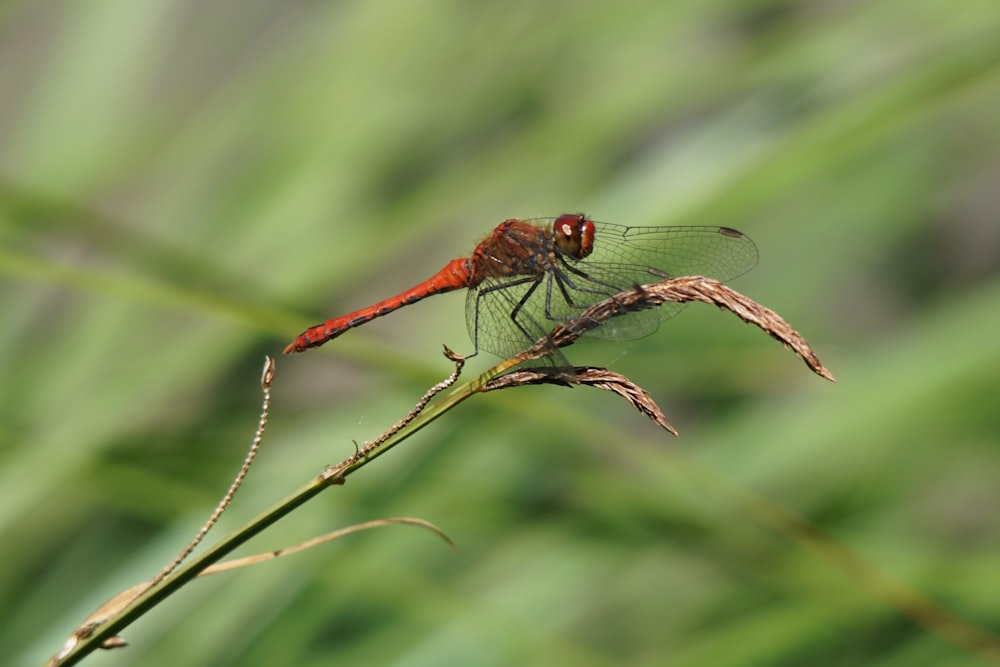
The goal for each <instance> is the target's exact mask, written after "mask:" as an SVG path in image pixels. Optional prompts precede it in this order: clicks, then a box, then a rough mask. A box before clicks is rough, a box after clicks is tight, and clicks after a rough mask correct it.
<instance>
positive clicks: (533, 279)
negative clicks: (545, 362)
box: [472, 276, 542, 352]
mask: <svg viewBox="0 0 1000 667" xmlns="http://www.w3.org/2000/svg"><path fill="white" fill-rule="evenodd" d="M541 282H542V277H541V276H526V277H524V278H519V279H517V280H511V281H510V282H506V283H502V284H499V285H490V286H489V287H484V288H483V289H481V290H480V291H479V293H478V294H476V315H475V323H474V325H473V327H472V330H473V332H474V333H473V338H474V339H475V340H473V341H472V343H473V345H474V346H475V348H476V352H479V302H480V300H481V299H482V298H483V297H484V296H486V295H487V294H489V293H490V292H495V291H496V290H501V289H508V288H510V287H516V286H518V285H523V284H525V283H533V284H532V285H531V287H529V288H528V290H527V291H526V292H525V293H524V296H522V297H521V298H520V300H519V301H518V302H517V304H516V305H515V306H514V309H513V310H512V311H510V319H511V320H513V322H514V324H515V325H517V328H518V329H520V330H521V333H523V334H524V335H525V341H526V342H529V341H530V342H532V343H533V342H535V338H536V337H537V336H538V334H539V332H535V333H531V332H530V331H528V330H527V329H525V328H524V327H523V326H521V323H520V322H518V321H517V315H518V313H519V312H521V308H522V307H524V304H525V303H527V301H528V299H529V298H530V297H531V295H532V294H533V293H534V291H535V290H536V289H538V285H539V283H541Z"/></svg>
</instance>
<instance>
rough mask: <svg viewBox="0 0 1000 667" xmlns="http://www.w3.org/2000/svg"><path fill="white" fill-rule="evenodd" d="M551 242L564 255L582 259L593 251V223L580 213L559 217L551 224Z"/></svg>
mask: <svg viewBox="0 0 1000 667" xmlns="http://www.w3.org/2000/svg"><path fill="white" fill-rule="evenodd" d="M552 234H553V240H554V241H555V244H556V247H557V248H559V250H560V252H562V253H563V254H564V255H569V256H570V257H572V258H573V259H583V258H584V257H586V256H587V255H589V254H590V253H591V252H593V250H594V221H593V220H591V219H590V218H588V217H587V216H585V215H584V214H582V213H567V214H565V215H560V216H559V217H558V218H556V221H555V222H554V223H552Z"/></svg>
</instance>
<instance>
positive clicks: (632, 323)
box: [285, 213, 757, 358]
mask: <svg viewBox="0 0 1000 667" xmlns="http://www.w3.org/2000/svg"><path fill="white" fill-rule="evenodd" d="M756 264H757V247H756V245H754V243H753V241H751V240H750V238H749V237H748V236H746V235H745V234H743V233H742V232H739V231H737V230H735V229H731V228H729V227H698V226H672V227H630V226H623V225H615V224H611V223H604V222H595V221H593V220H591V219H590V218H589V217H587V216H586V215H584V214H582V213H567V214H564V215H560V216H559V217H557V218H534V219H519V218H511V219H508V220H505V221H503V222H502V223H500V224H499V225H498V226H497V227H496V229H494V230H493V231H492V232H491V233H490V234H489V235H487V236H486V238H484V239H483V240H482V241H481V242H480V243H479V244H478V245H477V246H476V247H475V249H474V250H473V251H472V253H471V254H470V255H468V256H466V257H460V258H458V259H453V260H452V261H450V262H448V264H446V265H445V266H444V267H443V268H442V269H441V270H440V271H438V272H437V273H435V274H434V275H432V276H431V277H430V278H428V279H427V280H424V281H423V282H421V283H419V284H418V285H415V286H413V287H411V288H410V289H408V290H405V291H404V292H401V293H399V294H397V295H395V296H393V297H390V298H388V299H385V300H384V301H379V302H378V303H376V304H374V305H371V306H368V307H366V308H362V309H360V310H356V311H354V312H352V313H348V314H347V315H341V316H339V317H334V318H332V319H329V320H327V321H325V322H323V323H321V324H317V325H315V326H312V327H309V328H308V329H306V330H305V331H303V332H302V333H301V334H299V336H298V337H297V338H296V339H295V340H294V341H292V342H291V343H290V344H289V345H288V347H286V348H285V354H291V353H294V352H301V351H303V350H306V349H309V348H312V347H318V346H320V345H322V344H324V343H326V342H327V341H330V340H333V339H334V338H337V337H338V336H340V335H341V334H343V333H345V332H346V331H348V330H350V329H353V328H355V327H359V326H361V325H363V324H365V323H367V322H370V321H372V320H374V319H375V318H377V317H382V316H383V315H388V314H389V313H391V312H393V311H395V310H398V309H399V308H402V307H403V306H409V305H411V304H414V303H416V302H418V301H421V300H422V299H426V298H427V297H430V296H433V295H435V294H441V293H444V292H451V291H454V290H459V289H466V290H468V293H467V296H466V307H465V313H466V324H467V326H468V329H469V335H470V337H471V338H472V342H473V345H474V346H475V351H474V353H473V354H477V353H478V352H479V351H480V350H485V351H487V352H491V353H493V354H496V355H498V356H500V357H504V358H508V357H512V356H514V355H515V354H518V353H519V352H521V351H523V350H524V349H525V348H527V347H528V346H530V345H531V344H532V343H534V342H535V341H537V340H539V339H541V338H543V337H544V336H546V335H547V334H548V333H549V332H550V331H551V330H552V329H553V327H555V326H558V325H560V324H564V323H566V322H568V321H571V320H573V319H574V318H577V317H579V316H580V313H582V311H584V310H585V309H586V308H588V307H589V306H592V305H593V304H595V303H597V302H599V301H602V300H604V299H608V298H610V297H613V296H614V295H616V294H619V293H621V292H625V291H628V290H630V289H632V288H633V287H634V286H635V285H642V284H645V283H650V282H656V281H660V280H664V279H667V278H676V277H679V276H694V275H699V276H705V277H708V278H714V279H716V280H719V281H727V280H731V279H733V278H736V277H738V276H740V275H742V274H744V273H746V272H747V271H749V270H750V269H752V268H753V267H754V266H755V265H756ZM686 305H687V304H682V303H666V304H663V305H661V306H660V307H658V308H654V309H649V310H640V311H636V312H631V313H628V314H625V315H623V316H621V317H614V318H611V319H609V320H607V321H606V322H604V323H602V324H601V325H600V326H597V327H595V328H593V329H591V330H590V331H588V333H587V334H586V335H587V336H589V337H592V338H598V339H604V340H615V341H624V340H632V339H636V338H641V337H643V336H646V335H649V334H651V333H653V332H654V331H656V329H657V328H658V327H659V325H660V323H661V322H662V321H664V320H666V319H669V318H671V317H673V316H674V315H676V314H677V313H679V312H680V311H681V310H683V309H684V307H685V306H686ZM557 354H558V353H556V352H555V351H553V355H552V356H556V355H557Z"/></svg>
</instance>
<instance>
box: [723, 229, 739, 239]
mask: <svg viewBox="0 0 1000 667" xmlns="http://www.w3.org/2000/svg"><path fill="white" fill-rule="evenodd" d="M719 233H720V234H722V235H724V236H732V237H733V238H734V239H741V238H743V232H738V231H736V230H735V229H733V228H732V227H719Z"/></svg>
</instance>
